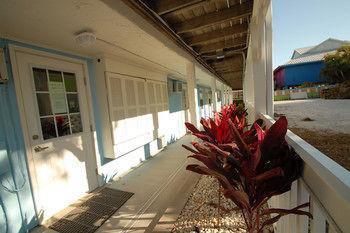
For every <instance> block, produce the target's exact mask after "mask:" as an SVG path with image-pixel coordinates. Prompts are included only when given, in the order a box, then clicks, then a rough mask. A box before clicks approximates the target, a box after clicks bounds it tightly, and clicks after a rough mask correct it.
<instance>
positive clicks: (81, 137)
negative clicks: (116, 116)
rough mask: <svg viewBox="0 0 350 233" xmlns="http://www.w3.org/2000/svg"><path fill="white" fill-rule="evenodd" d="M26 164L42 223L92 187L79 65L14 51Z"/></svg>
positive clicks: (93, 176) (93, 166)
mask: <svg viewBox="0 0 350 233" xmlns="http://www.w3.org/2000/svg"><path fill="white" fill-rule="evenodd" d="M15 57H16V62H17V70H18V78H19V84H20V92H21V93H19V94H21V95H22V101H23V105H24V106H23V107H24V113H22V115H23V118H24V119H25V122H26V127H27V129H26V132H27V137H28V140H27V144H29V145H27V148H29V149H28V150H29V154H30V155H29V156H28V157H29V159H28V160H29V165H30V167H31V169H30V170H31V173H34V174H31V176H32V178H33V177H34V178H33V182H32V183H33V188H34V196H35V201H36V205H37V210H38V215H39V218H41V219H43V220H45V219H47V218H49V217H51V216H52V215H53V214H55V213H56V212H58V211H59V210H61V209H63V208H64V207H66V206H67V205H69V204H71V203H72V202H74V201H75V200H77V199H78V198H79V197H81V196H82V195H83V194H84V193H86V192H87V191H90V190H93V189H95V188H96V187H97V186H98V180H97V175H96V172H95V169H96V161H95V158H94V152H93V151H94V150H93V146H92V145H93V143H92V137H91V132H90V131H91V130H90V120H89V112H88V102H87V95H86V87H85V84H84V68H83V65H82V64H79V63H71V62H68V61H63V60H58V59H54V58H49V57H44V56H39V55H34V54H29V53H25V52H20V51H16V52H15Z"/></svg>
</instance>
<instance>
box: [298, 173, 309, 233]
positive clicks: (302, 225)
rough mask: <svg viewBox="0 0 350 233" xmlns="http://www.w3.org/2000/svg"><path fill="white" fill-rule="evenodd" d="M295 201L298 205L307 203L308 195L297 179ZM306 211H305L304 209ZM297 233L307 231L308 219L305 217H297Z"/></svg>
mask: <svg viewBox="0 0 350 233" xmlns="http://www.w3.org/2000/svg"><path fill="white" fill-rule="evenodd" d="M297 195H298V196H297V199H298V205H301V204H304V203H307V202H309V200H310V198H309V193H308V192H307V190H306V189H305V187H304V185H303V183H302V182H301V180H300V179H299V180H298V181H297ZM305 210H307V209H305ZM296 225H297V231H296V232H297V233H307V232H308V229H309V219H308V217H306V216H297V223H296Z"/></svg>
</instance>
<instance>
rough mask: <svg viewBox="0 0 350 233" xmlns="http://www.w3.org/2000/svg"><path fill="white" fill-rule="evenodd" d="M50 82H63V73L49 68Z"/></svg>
mask: <svg viewBox="0 0 350 233" xmlns="http://www.w3.org/2000/svg"><path fill="white" fill-rule="evenodd" d="M49 79H50V82H62V74H61V72H60V71H55V70H49Z"/></svg>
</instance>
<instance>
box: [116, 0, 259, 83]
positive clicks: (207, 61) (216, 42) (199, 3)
mask: <svg viewBox="0 0 350 233" xmlns="http://www.w3.org/2000/svg"><path fill="white" fill-rule="evenodd" d="M123 1H124V2H125V3H126V4H127V5H129V6H130V7H131V8H132V9H134V10H135V11H136V12H137V13H139V14H140V15H142V16H143V17H145V18H146V19H148V20H149V21H150V22H151V23H152V24H154V25H156V26H157V27H158V28H159V29H161V31H163V33H165V34H168V35H170V36H171V38H172V39H173V40H176V41H177V42H178V43H180V44H181V45H182V46H183V47H184V48H185V49H186V50H188V51H189V52H190V53H192V55H193V56H194V57H195V58H196V59H197V60H198V61H199V62H200V63H202V64H203V65H204V66H205V67H206V68H207V69H208V70H210V71H211V72H212V73H214V74H215V75H216V76H218V77H219V78H220V79H223V80H224V81H225V82H226V83H227V84H229V85H230V86H231V87H232V88H233V89H242V74H243V67H244V65H243V58H242V52H243V53H245V54H246V52H247V48H248V41H249V40H248V38H249V22H250V19H251V15H252V10H253V2H254V1H253V0H137V1H131V0H123Z"/></svg>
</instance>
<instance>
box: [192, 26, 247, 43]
mask: <svg viewBox="0 0 350 233" xmlns="http://www.w3.org/2000/svg"><path fill="white" fill-rule="evenodd" d="M247 31H248V24H247V23H244V24H235V25H233V26H231V27H227V28H223V29H219V30H215V31H211V32H208V33H204V34H201V35H198V36H193V37H190V38H187V39H186V42H187V43H188V44H189V45H190V46H193V45H199V44H202V43H205V42H208V41H212V40H215V39H219V38H222V37H226V36H232V35H235V34H240V33H246V32H247Z"/></svg>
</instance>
